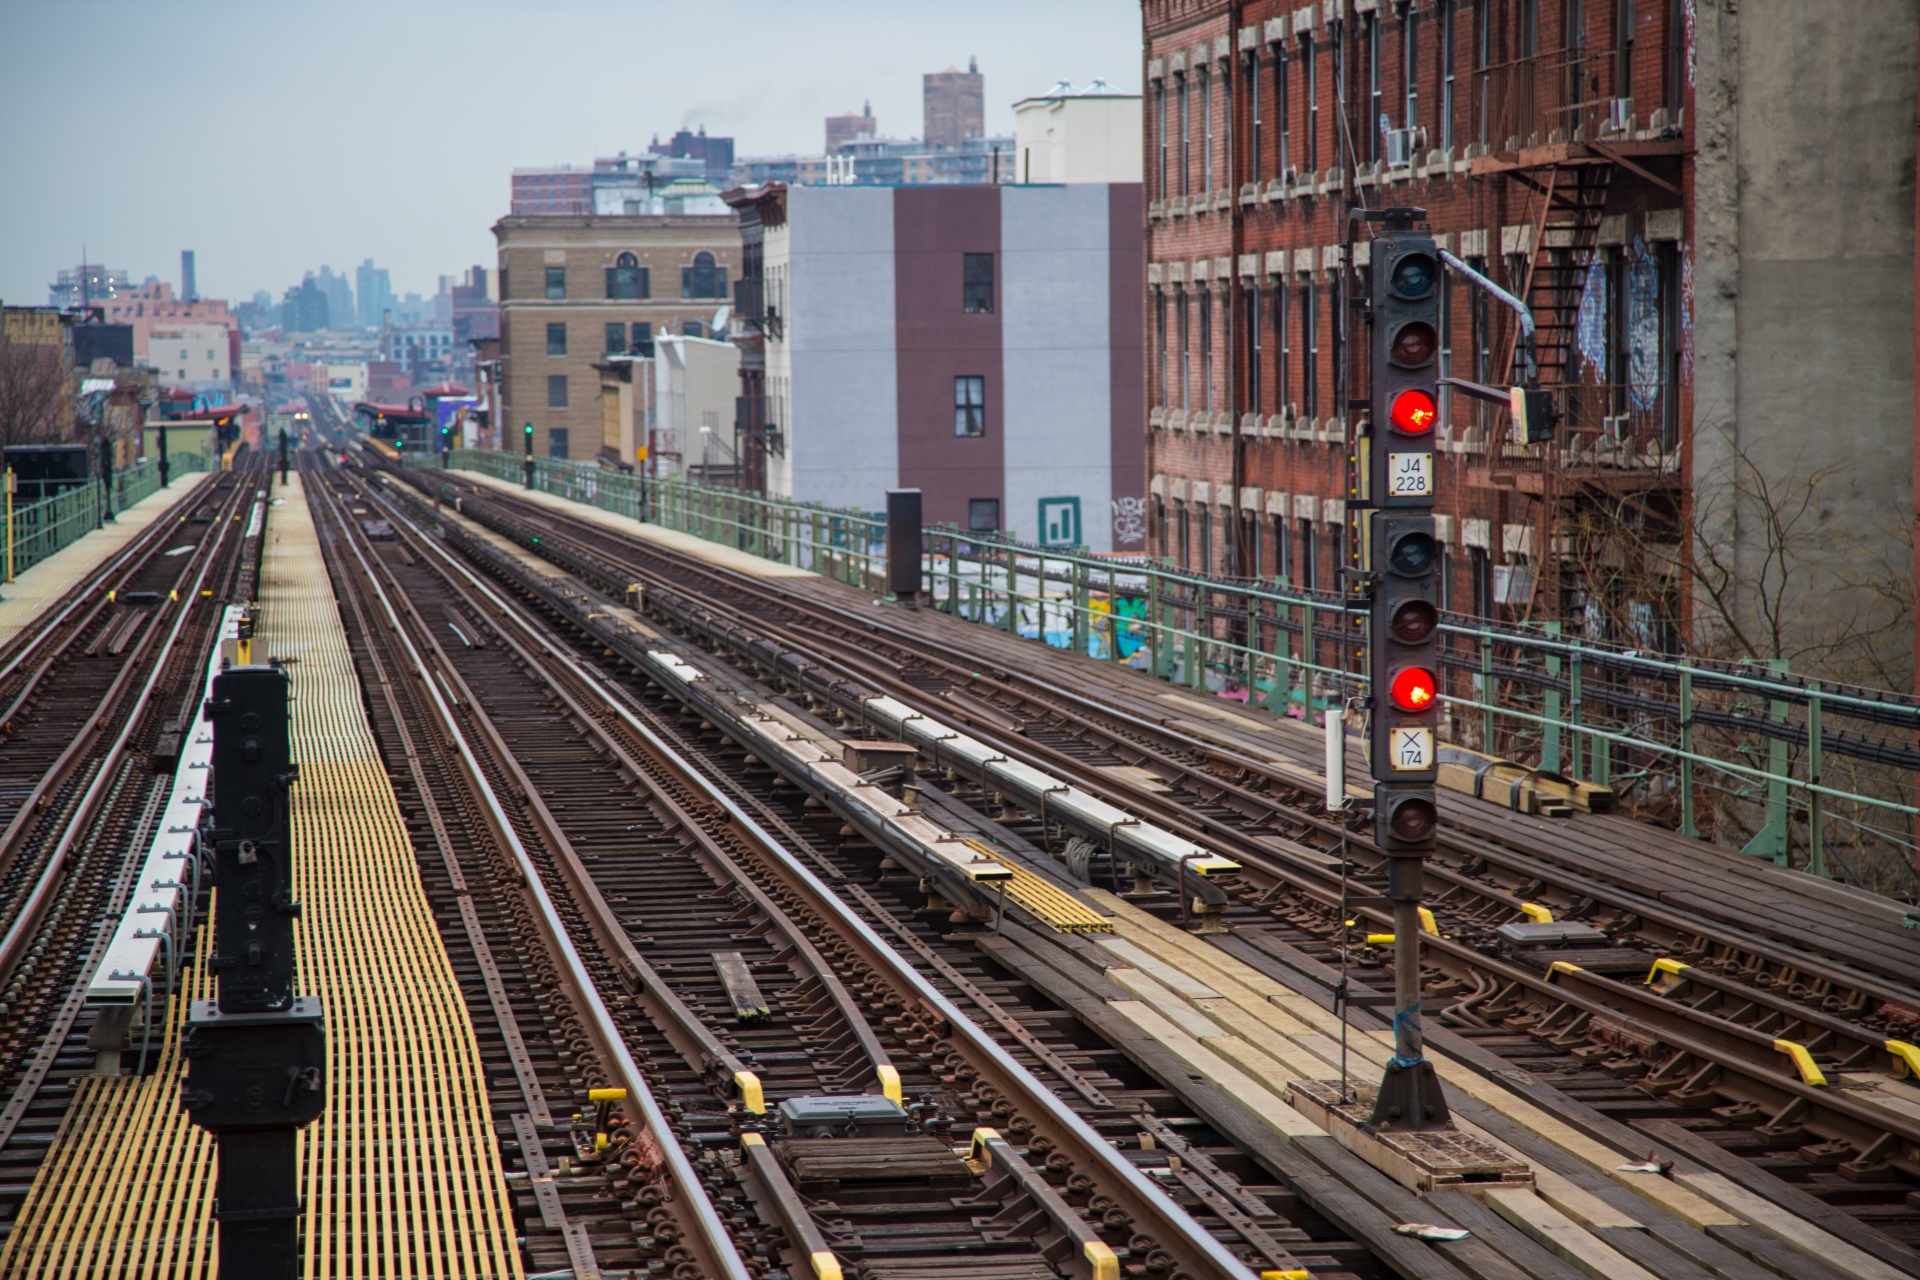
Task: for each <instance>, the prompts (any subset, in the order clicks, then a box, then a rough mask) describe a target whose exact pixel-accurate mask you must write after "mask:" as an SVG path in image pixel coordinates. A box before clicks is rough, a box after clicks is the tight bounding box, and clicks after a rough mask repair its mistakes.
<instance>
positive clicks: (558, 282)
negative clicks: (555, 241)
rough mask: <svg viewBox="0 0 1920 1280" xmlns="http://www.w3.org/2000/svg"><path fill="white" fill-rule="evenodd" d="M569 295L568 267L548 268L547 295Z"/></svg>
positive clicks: (555, 296) (560, 296) (553, 296)
mask: <svg viewBox="0 0 1920 1280" xmlns="http://www.w3.org/2000/svg"><path fill="white" fill-rule="evenodd" d="M566 296H567V269H566V268H565V267H548V268H547V297H549V298H553V299H559V298H564V297H566Z"/></svg>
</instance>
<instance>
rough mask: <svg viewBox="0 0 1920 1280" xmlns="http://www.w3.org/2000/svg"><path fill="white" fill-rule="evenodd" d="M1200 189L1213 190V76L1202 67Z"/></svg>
mask: <svg viewBox="0 0 1920 1280" xmlns="http://www.w3.org/2000/svg"><path fill="white" fill-rule="evenodd" d="M1200 190H1201V191H1203V192H1211V191H1212V190H1213V76H1212V74H1211V72H1210V70H1209V69H1208V68H1206V67H1201V68H1200Z"/></svg>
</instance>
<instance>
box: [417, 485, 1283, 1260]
mask: <svg viewBox="0 0 1920 1280" xmlns="http://www.w3.org/2000/svg"><path fill="white" fill-rule="evenodd" d="M388 509H389V511H391V512H392V513H393V514H394V516H395V517H396V518H397V519H401V520H406V521H407V523H409V524H412V521H411V520H408V518H407V517H406V516H405V515H403V514H401V513H400V512H399V511H398V510H397V508H395V507H393V506H392V505H391V504H390V503H389V504H388ZM414 527H416V528H417V526H414ZM441 554H442V556H443V557H444V558H445V559H446V561H447V563H449V564H450V565H451V566H452V567H453V568H454V569H455V570H457V571H458V572H459V573H460V574H462V575H463V576H465V577H466V578H467V579H468V580H469V581H470V582H471V583H472V584H473V586H474V588H475V590H477V591H478V592H480V593H481V594H483V595H485V596H486V597H488V598H489V599H490V600H491V601H492V603H493V604H494V607H495V608H496V609H498V610H501V611H502V612H515V611H516V610H515V607H514V606H513V605H511V604H509V603H508V602H507V601H506V600H504V599H503V598H502V597H501V596H500V595H499V594H498V593H497V592H496V591H495V590H494V589H493V587H492V586H491V585H490V584H488V583H486V582H485V581H483V580H482V579H481V578H479V577H478V575H476V574H475V573H474V572H473V571H472V570H471V569H470V568H469V567H468V566H466V565H464V564H462V563H460V562H459V561H458V560H456V559H454V558H453V557H452V556H450V555H447V553H446V552H445V551H444V550H442V551H441ZM532 634H533V636H534V638H535V639H537V640H538V642H539V644H540V646H541V648H542V649H543V650H545V652H546V653H547V655H548V656H549V658H551V659H552V660H553V661H555V662H556V663H560V664H563V665H567V666H572V667H575V668H578V666H579V660H578V658H577V656H576V655H573V654H570V653H568V652H566V651H565V650H564V649H562V648H560V647H559V646H558V645H556V644H554V643H553V641H552V640H550V639H548V638H547V637H546V636H544V635H541V634H540V633H539V632H538V631H537V630H534V631H532ZM587 683H589V684H590V685H591V684H592V683H593V682H591V681H588V682H587ZM603 696H604V693H603ZM605 701H606V706H607V708H608V709H609V710H610V711H611V712H612V713H613V714H614V715H615V716H616V717H618V718H619V719H620V721H621V722H622V723H623V724H624V725H626V727H627V729H628V730H629V732H631V733H632V734H634V735H635V736H636V737H637V738H639V739H640V740H641V741H642V742H644V743H646V744H647V747H648V749H649V751H651V752H653V753H655V755H656V757H657V758H659V759H662V760H663V761H670V762H672V764H673V767H674V768H675V770H676V772H677V773H678V774H679V775H680V777H681V779H682V781H683V782H684V784H685V785H687V786H689V787H691V788H693V789H694V790H696V791H697V792H698V793H699V794H700V795H701V796H702V798H703V799H705V800H706V801H707V802H708V803H710V804H712V805H714V806H716V807H717V808H719V809H721V810H722V811H724V812H725V813H726V815H727V818H728V820H729V821H731V822H732V823H734V824H735V825H736V826H737V827H738V828H739V829H740V830H741V831H742V832H743V833H745V834H746V835H748V836H749V837H750V838H751V839H752V840H753V841H754V842H755V843H756V844H757V845H759V846H760V848H761V849H762V850H764V851H766V852H767V853H769V854H771V855H773V856H774V857H775V859H776V861H777V862H778V863H779V864H780V866H781V868H782V872H783V874H784V875H785V876H786V877H787V878H789V879H790V880H791V881H793V882H795V883H796V884H797V885H798V886H799V887H801V888H803V889H804V890H805V891H806V893H807V895H808V896H809V898H810V899H811V902H810V905H812V906H813V907H814V908H815V909H817V910H820V911H821V912H822V913H823V914H824V915H827V916H828V917H830V918H831V919H832V921H833V923H834V924H835V926H836V927H837V928H838V929H839V930H840V931H841V933H842V935H843V936H844V937H846V938H848V939H849V940H850V941H854V942H857V943H858V945H859V947H860V950H861V953H862V955H863V957H865V958H866V959H868V961H869V962H870V963H871V964H872V965H873V967H874V968H876V969H878V970H880V971H881V972H884V973H886V974H887V975H888V977H889V978H890V979H891V980H893V981H894V982H896V983H897V984H898V985H900V986H902V987H904V988H907V989H909V990H911V991H912V993H913V994H914V995H915V996H916V997H917V998H919V999H920V1000H922V1001H924V1002H925V1003H926V1005H927V1007H928V1008H930V1009H932V1010H934V1011H935V1012H937V1013H938V1014H939V1015H940V1017H941V1018H942V1019H943V1020H945V1021H946V1022H947V1023H948V1024H949V1025H950V1026H951V1027H952V1028H953V1032H954V1035H955V1036H957V1037H959V1038H962V1039H964V1040H965V1041H966V1042H967V1044H968V1046H969V1049H970V1050H971V1052H972V1053H973V1055H974V1057H975V1059H976V1060H978V1061H984V1062H986V1063H988V1064H989V1065H990V1066H991V1067H992V1069H993V1070H994V1071H995V1073H996V1074H998V1075H999V1076H1000V1078H1001V1079H1000V1081H996V1084H998V1085H1000V1086H1001V1087H1002V1091H1003V1092H1004V1093H1008V1094H1010V1095H1012V1096H1017V1097H1019V1098H1020V1099H1021V1100H1022V1101H1023V1102H1024V1103H1025V1104H1026V1105H1027V1106H1029V1107H1030V1108H1031V1109H1033V1110H1034V1111H1037V1112H1040V1113H1042V1114H1043V1115H1044V1116H1045V1117H1046V1119H1047V1120H1048V1122H1049V1124H1050V1126H1051V1127H1052V1128H1053V1129H1054V1130H1055V1131H1056V1132H1057V1133H1059V1134H1061V1135H1063V1136H1064V1137H1066V1138H1068V1139H1069V1140H1070V1141H1071V1143H1072V1146H1073V1147H1074V1148H1075V1153H1076V1154H1077V1155H1078V1156H1079V1158H1080V1159H1081V1160H1082V1161H1084V1162H1085V1163H1087V1164H1090V1165H1092V1166H1094V1167H1096V1168H1098V1169H1099V1170H1101V1172H1102V1173H1103V1174H1105V1176H1106V1180H1107V1181H1108V1184H1109V1186H1110V1187H1111V1188H1112V1189H1113V1190H1114V1191H1117V1192H1120V1193H1121V1194H1123V1195H1125V1196H1126V1198H1127V1199H1128V1200H1130V1201H1131V1202H1132V1203H1131V1204H1129V1205H1127V1206H1126V1207H1127V1208H1128V1209H1129V1211H1130V1212H1132V1214H1133V1216H1134V1217H1135V1219H1136V1221H1138V1222H1141V1223H1145V1224H1151V1225H1152V1226H1155V1227H1158V1228H1160V1231H1159V1234H1161V1235H1162V1237H1163V1238H1162V1241H1161V1243H1162V1245H1163V1247H1165V1246H1169V1245H1172V1246H1177V1247H1179V1248H1181V1249H1182V1250H1183V1251H1184V1252H1185V1253H1186V1254H1187V1255H1188V1258H1189V1260H1190V1261H1192V1262H1194V1263H1197V1264H1201V1265H1205V1266H1206V1267H1209V1268H1211V1269H1212V1270H1211V1271H1210V1274H1213V1275H1218V1276H1221V1277H1227V1278H1229V1280H1254V1273H1253V1272H1252V1271H1250V1270H1248V1268H1247V1267H1246V1265H1245V1264H1244V1263H1242V1262H1240V1261H1239V1260H1238V1259H1236V1258H1235V1257H1234V1256H1233V1254H1232V1253H1231V1252H1230V1251H1228V1249H1227V1248H1226V1246H1225V1245H1223V1244H1222V1243H1221V1242H1220V1241H1219V1240H1218V1239H1216V1238H1215V1237H1214V1236H1213V1235H1212V1234H1211V1233H1209V1232H1208V1231H1207V1230H1206V1229H1205V1228H1204V1227H1202V1226H1201V1225H1200V1224H1199V1223H1198V1222H1196V1221H1194V1219H1193V1218H1192V1217H1191V1216H1190V1215H1189V1214H1188V1213H1187V1212H1186V1211H1185V1210H1183V1209H1181V1208H1180V1206H1179V1205H1177V1204H1175V1203H1174V1202H1173V1200H1172V1199H1171V1198H1170V1197H1169V1196H1168V1195H1167V1194H1166V1192H1165V1191H1164V1190H1162V1189H1161V1188H1160V1187H1158V1186H1157V1185H1155V1184H1154V1183H1153V1182H1152V1180H1150V1179H1149V1178H1148V1177H1147V1176H1146V1175H1145V1174H1144V1173H1142V1172H1140V1171H1139V1170H1138V1169H1137V1168H1135V1167H1134V1165H1133V1164H1132V1162H1130V1161H1129V1160H1127V1159H1126V1157H1125V1156H1124V1155H1123V1154H1121V1153H1120V1152H1119V1151H1118V1150H1116V1149H1115V1148H1114V1147H1113V1146H1112V1145H1111V1144H1110V1143H1108V1142H1107V1140H1106V1139H1105V1138H1103V1137H1102V1136H1100V1134H1099V1133H1098V1132H1097V1131H1096V1130H1094V1129H1093V1127H1092V1126H1091V1125H1089V1124H1087V1122H1086V1121H1085V1120H1083V1119H1082V1118H1081V1117H1080V1116H1079V1115H1078V1114H1077V1113H1075V1112H1074V1111H1073V1110H1072V1109H1071V1108H1070V1107H1068V1106H1067V1105H1066V1103H1064V1102H1063V1101H1061V1100H1060V1098H1059V1097H1058V1096H1057V1095H1055V1094H1054V1092H1053V1091H1052V1090H1051V1089H1048V1088H1047V1087H1046V1086H1045V1085H1044V1084H1042V1083H1041V1082H1040V1081H1039V1080H1038V1079H1037V1078H1036V1077H1034V1076H1033V1074H1032V1073H1031V1072H1029V1071H1028V1070H1027V1068H1026V1067H1025V1066H1023V1065H1022V1064H1021V1063H1020V1062H1019V1061H1018V1060H1017V1059H1015V1058H1014V1057H1013V1056H1012V1055H1011V1054H1010V1053H1008V1052H1007V1051H1006V1050H1005V1049H1004V1048H1002V1047H1001V1046H1000V1045H999V1044H998V1043H997V1042H996V1041H995V1040H994V1039H993V1038H992V1037H991V1035H989V1034H988V1033H987V1031H986V1030H985V1029H984V1028H982V1027H981V1026H979V1024H977V1023H975V1022H974V1021H973V1020H972V1019H971V1018H970V1017H969V1016H968V1015H967V1014H966V1013H965V1012H964V1011H962V1010H961V1009H960V1008H959V1007H958V1006H957V1005H955V1004H953V1003H952V1002H951V1001H950V1000H948V999H947V997H946V996H945V995H944V994H942V993H941V992H940V990H939V989H938V988H937V987H935V986H934V985H933V984H932V983H931V982H930V981H928V980H927V978H926V977H925V976H924V975H922V974H921V973H920V971H919V969H918V968H916V967H915V966H914V965H912V964H911V963H909V962H908V961H907V960H906V959H905V958H904V957H903V956H901V955H900V953H899V952H898V951H896V950H895V949H894V948H893V947H892V946H891V945H890V944H889V943H887V941H886V940H885V939H883V938H882V937H881V936H880V935H879V934H878V933H877V932H875V931H874V930H873V929H872V928H871V927H870V926H869V925H868V924H867V923H866V921H865V920H863V919H861V918H860V916H859V915H858V914H856V913H855V912H854V910H853V909H852V907H851V906H849V905H848V904H847V903H846V901H845V900H843V899H842V898H841V897H840V896H839V895H837V894H835V893H834V892H833V891H832V890H831V889H830V888H829V887H828V886H827V885H826V884H825V883H824V882H823V881H821V880H820V879H819V877H818V876H817V875H815V874H814V872H813V871H812V869H811V868H809V867H807V866H806V865H805V864H804V863H803V862H801V861H800V860H799V859H798V858H796V857H794V855H793V854H792V853H791V852H790V851H788V850H787V849H786V848H785V846H784V845H783V844H781V842H780V841H778V840H777V839H776V838H775V837H774V836H773V835H772V834H771V833H770V832H768V831H767V830H766V829H765V828H764V827H762V826H761V825H760V823H759V822H758V821H757V820H756V819H755V818H754V817H753V815H752V814H750V813H748V812H747V811H746V810H745V809H744V808H743V807H742V806H740V805H739V804H738V803H736V802H735V801H734V800H733V799H732V798H731V797H730V796H728V795H727V794H726V793H725V792H723V791H721V790H720V789H719V788H718V787H716V786H715V785H714V784H713V783H712V782H710V781H709V780H708V779H707V778H706V777H705V775H704V774H702V773H701V772H700V771H699V769H698V768H697V767H695V766H693V765H692V764H691V763H689V762H687V761H686V760H685V759H684V758H683V757H682V756H681V755H680V754H679V752H677V751H676V750H675V749H674V748H673V747H672V745H671V744H669V743H668V742H667V741H666V740H665V739H663V738H661V737H660V736H659V735H658V734H656V733H655V732H654V731H653V729H652V728H651V727H649V726H648V725H647V724H645V723H644V722H643V721H641V720H640V719H639V718H638V717H637V716H635V715H634V714H633V713H632V712H631V711H630V710H628V709H627V708H626V707H625V706H622V705H621V704H620V703H619V702H618V701H616V700H614V699H612V698H606V699H605ZM1168 1237H1170V1238H1168Z"/></svg>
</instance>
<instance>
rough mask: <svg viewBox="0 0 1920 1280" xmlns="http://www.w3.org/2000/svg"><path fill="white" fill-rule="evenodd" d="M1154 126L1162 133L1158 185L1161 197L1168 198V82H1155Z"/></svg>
mask: <svg viewBox="0 0 1920 1280" xmlns="http://www.w3.org/2000/svg"><path fill="white" fill-rule="evenodd" d="M1153 114H1154V122H1155V123H1154V127H1155V128H1156V129H1158V130H1159V133H1160V182H1159V186H1158V187H1157V192H1158V195H1159V198H1160V199H1162V200H1165V199H1166V198H1167V82H1166V81H1165V80H1155V81H1154V82H1153Z"/></svg>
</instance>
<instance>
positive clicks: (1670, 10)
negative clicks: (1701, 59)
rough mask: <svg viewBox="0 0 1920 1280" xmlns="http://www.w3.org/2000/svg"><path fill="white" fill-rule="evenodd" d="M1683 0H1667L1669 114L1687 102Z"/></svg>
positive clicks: (1667, 106) (1685, 27)
mask: <svg viewBox="0 0 1920 1280" xmlns="http://www.w3.org/2000/svg"><path fill="white" fill-rule="evenodd" d="M1682 3H1683V0H1667V65H1666V68H1665V70H1666V73H1667V74H1666V76H1665V77H1664V79H1665V81H1666V91H1667V101H1666V104H1665V105H1666V108H1667V112H1668V114H1669V115H1671V114H1672V113H1674V112H1676V111H1678V110H1680V108H1681V107H1682V106H1684V105H1685V103H1686V96H1685V95H1686V87H1687V20H1686V15H1685V14H1684V13H1682V12H1681V4H1682ZM1623 96H1624V95H1623Z"/></svg>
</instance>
